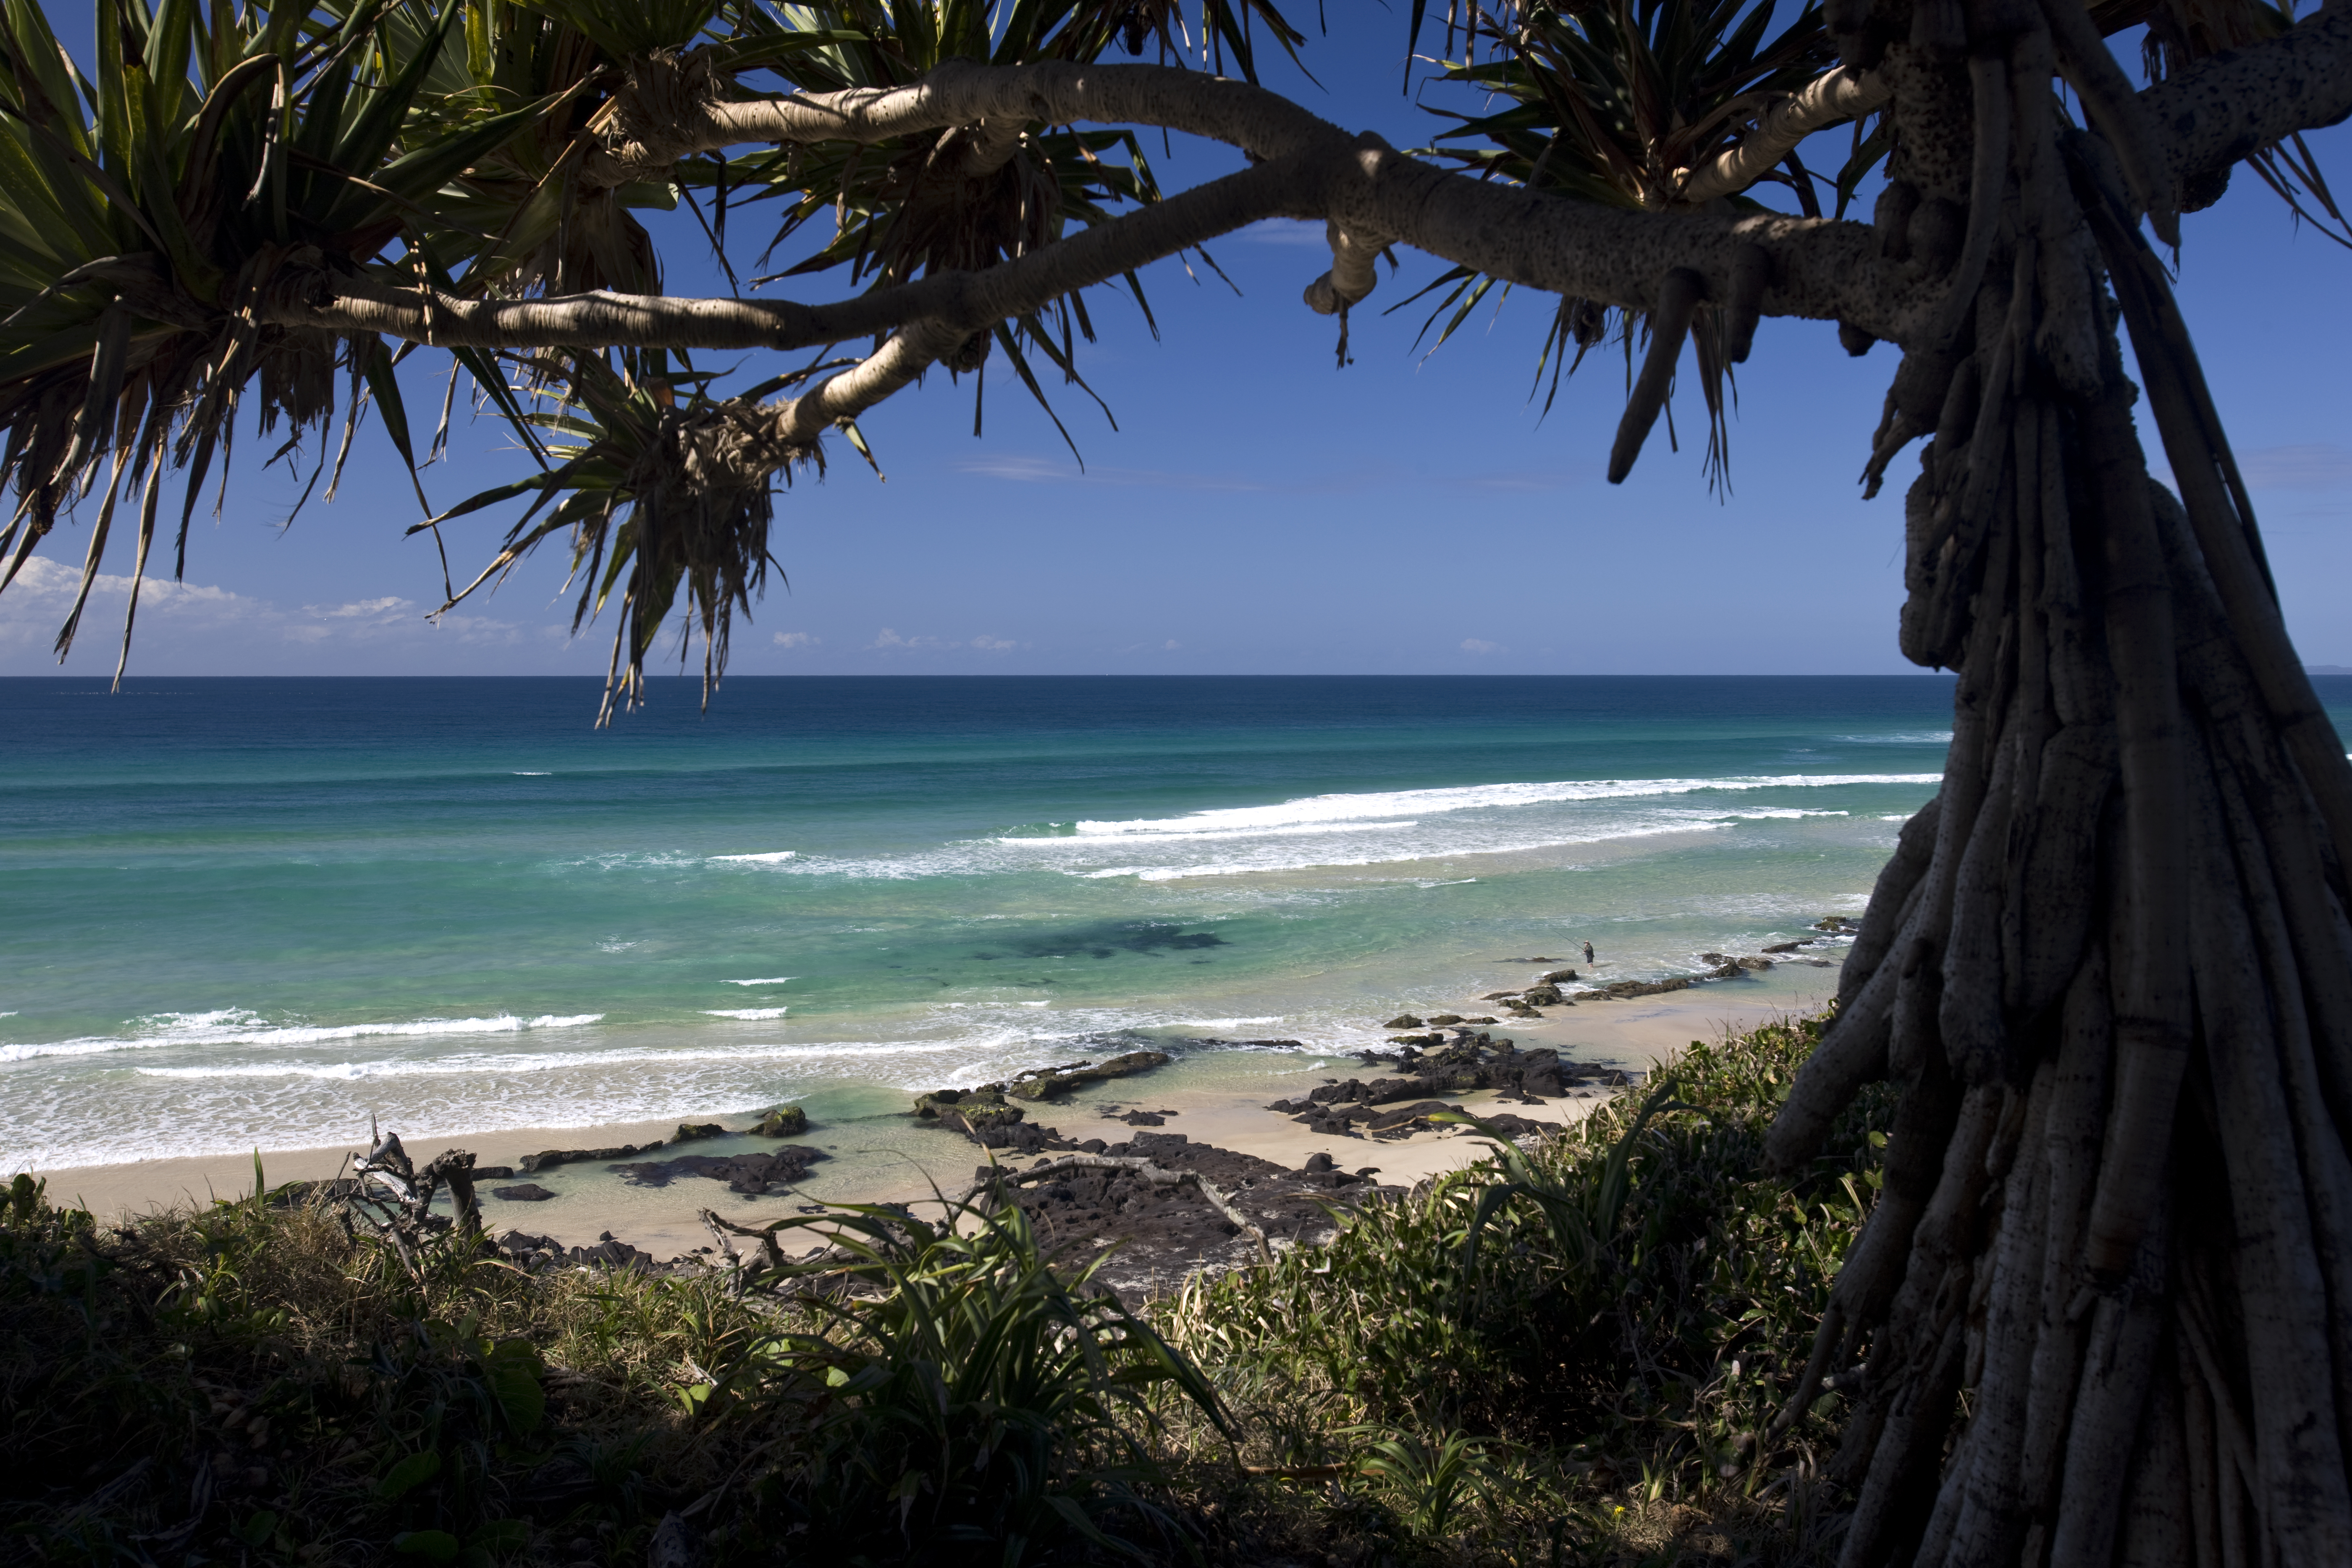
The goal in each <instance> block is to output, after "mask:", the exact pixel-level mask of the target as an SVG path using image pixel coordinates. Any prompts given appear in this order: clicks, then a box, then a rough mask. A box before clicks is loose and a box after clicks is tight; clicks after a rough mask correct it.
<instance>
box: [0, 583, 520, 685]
mask: <svg viewBox="0 0 2352 1568" xmlns="http://www.w3.org/2000/svg"><path fill="white" fill-rule="evenodd" d="M80 585H81V573H80V572H79V570H78V569H77V568H75V567H74V566H72V565H70V564H68V563H65V562H62V561H53V560H47V559H43V558H41V557H36V558H34V559H33V560H31V561H28V562H26V563H25V568H24V570H23V571H22V572H21V573H19V574H18V575H17V578H16V582H14V583H12V584H9V586H8V589H7V592H5V594H0V658H7V659H11V660H15V659H23V658H35V659H37V660H39V661H40V662H42V663H46V662H47V659H48V658H49V657H50V656H49V654H48V648H49V646H50V644H51V642H52V641H53V640H54V639H55V638H56V637H57V632H58V626H60V625H61V624H62V623H63V622H64V620H65V616H66V613H67V612H68V610H69V609H71V608H72V606H73V600H74V595H75V594H76V593H77V592H78V591H79V588H80ZM130 599H131V579H130V578H129V577H128V576H117V575H114V574H110V573H100V574H99V576H98V579H97V580H96V581H95V582H94V583H92V584H90V595H89V604H88V605H86V606H85V607H84V608H83V611H82V618H81V625H80V627H79V637H77V638H76V640H75V647H76V649H77V650H78V652H79V653H80V654H81V655H82V656H83V657H89V656H90V655H91V654H92V653H94V652H97V651H99V650H100V649H101V648H102V650H103V652H104V654H105V656H106V657H107V658H109V659H110V658H111V657H112V654H113V650H114V649H115V648H116V647H120V646H121V626H122V615H123V611H124V609H125V608H127V607H128V605H129V603H130ZM541 629H544V628H541ZM525 636H526V632H525V628H523V627H522V626H518V625H516V624H514V623H513V622H509V621H497V620H490V619H487V618H485V617H482V616H459V615H450V616H442V617H441V618H440V619H439V621H437V622H431V621H427V620H426V619H425V615H424V613H423V611H422V609H421V608H420V606H419V605H417V603H416V602H415V600H413V599H404V598H402V597H400V596H398V595H384V596H383V597H380V598H373V599H354V600H351V601H349V602H348V603H345V604H340V605H303V606H301V608H299V609H289V608H287V607H286V606H284V605H278V604H274V603H272V602H271V601H269V600H268V599H259V598H254V597H252V596H250V595H244V594H237V593H233V592H231V591H230V590H228V589H226V588H220V587H215V586H213V585H212V584H205V583H174V582H172V581H171V580H170V579H168V578H163V577H154V576H149V577H146V578H143V579H142V580H141V582H140V584H139V620H138V637H137V640H136V641H135V642H134V643H133V644H132V646H131V668H132V669H133V670H134V671H137V670H140V669H142V668H154V667H153V666H152V664H150V663H149V662H148V660H147V659H146V658H142V655H167V656H170V657H173V658H186V657H188V656H191V655H193V656H194V657H196V658H199V659H200V660H202V661H203V662H205V663H214V662H216V661H217V660H218V659H219V658H222V657H229V658H236V657H245V656H251V657H258V658H262V659H264V660H266V661H275V660H277V659H281V658H284V656H285V654H286V653H287V651H288V650H289V647H293V648H300V649H306V650H310V649H320V648H326V647H337V648H349V649H374V650H398V649H404V648H413V647H427V646H439V647H446V646H447V645H448V644H449V643H450V642H452V641H455V642H457V643H461V644H467V645H471V646H477V647H479V646H513V645H516V644H520V643H521V642H522V641H524V639H525Z"/></svg>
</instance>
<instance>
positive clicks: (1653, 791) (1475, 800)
mask: <svg viewBox="0 0 2352 1568" xmlns="http://www.w3.org/2000/svg"><path fill="white" fill-rule="evenodd" d="M1942 777H1943V775H1942V774H1941V773H1782V774H1774V775H1753V776H1748V777H1741V778H1720V779H1589V780H1570V781H1564V782H1561V783H1557V784H1471V785H1465V786H1461V787H1456V788H1451V789H1410V790H1391V791H1384V792H1381V793H1376V794H1367V795H1308V796H1306V797H1304V798H1302V799H1298V800H1290V801H1285V802H1283V803H1282V804H1281V805H1243V806H1229V807H1225V808H1223V809H1221V810H1215V811H1195V812H1191V813H1188V814H1187V815H1185V816H1171V817H1142V818H1138V819H1136V820H1133V821H1129V822H1080V823H1079V824H1078V825H1077V831H1078V834H1079V836H1080V837H1092V838H1108V837H1160V836H1165V835H1169V834H1185V835H1192V834H1200V833H1205V832H1216V831H1224V830H1231V829H1234V828H1260V829H1264V828H1281V827H1300V826H1309V825H1324V824H1329V823H1334V822H1345V821H1350V820H1358V819H1361V818H1365V817H1394V816H1423V815H1427V814H1430V813H1433V812H1445V811H1483V810H1487V809H1490V808H1495V807H1510V806H1526V805H1549V804H1551V803H1553V802H1556V801H1583V800H1639V799H1643V798H1645V797H1648V796H1654V795H1696V794H1698V793H1700V792H1702V791H1706V790H1743V791H1744V790H1759V789H1824V788H1831V787H1835V786H1838V785H1843V784H1935V783H1937V782H1938V781H1939V780H1940V779H1941V778H1942ZM1014 842H1028V843H1048V844H1050V843H1052V842H1054V840H1052V839H1030V840H1019V841H1014Z"/></svg>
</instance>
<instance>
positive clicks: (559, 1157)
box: [515, 1138, 661, 1176]
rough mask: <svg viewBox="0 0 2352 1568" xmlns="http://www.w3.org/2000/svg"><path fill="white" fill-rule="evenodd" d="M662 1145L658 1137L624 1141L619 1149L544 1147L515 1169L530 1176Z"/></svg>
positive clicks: (648, 1149) (523, 1160)
mask: <svg viewBox="0 0 2352 1568" xmlns="http://www.w3.org/2000/svg"><path fill="white" fill-rule="evenodd" d="M660 1147H661V1140H660V1139H658V1138H656V1139H655V1140H654V1141H653V1142H650V1143H624V1144H622V1145H621V1146H620V1147H619V1148H617V1149H542V1150H541V1151H540V1152H538V1153H536V1154H525V1155H524V1156H523V1157H522V1158H521V1159H520V1160H518V1161H516V1162H515V1169H516V1170H518V1171H520V1172H521V1173H523V1174H524V1175H526V1176H528V1175H531V1174H534V1173H537V1172H540V1171H551V1170H553V1169H554V1168H555V1167H556V1166H558V1165H576V1164H579V1163H581V1162H583V1161H584V1160H625V1159H627V1158H628V1157H629V1156H630V1155H632V1154H648V1153H651V1152H653V1151H655V1150H656V1149H658V1148H660Z"/></svg>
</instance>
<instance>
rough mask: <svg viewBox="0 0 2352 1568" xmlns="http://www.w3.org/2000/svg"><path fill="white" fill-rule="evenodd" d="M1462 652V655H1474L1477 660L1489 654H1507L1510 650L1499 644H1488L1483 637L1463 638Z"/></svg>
mask: <svg viewBox="0 0 2352 1568" xmlns="http://www.w3.org/2000/svg"><path fill="white" fill-rule="evenodd" d="M1462 651H1463V652H1464V653H1470V654H1476V655H1477V656H1478V657H1479V658H1485V657H1486V655H1488V654H1490V653H1508V652H1510V651H1511V650H1510V649H1508V648H1507V647H1504V646H1503V645H1502V644H1501V643H1498V642H1488V641H1487V640H1486V638H1485V637H1464V638H1463V639H1462Z"/></svg>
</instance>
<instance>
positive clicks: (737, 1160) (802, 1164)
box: [613, 1143, 825, 1194]
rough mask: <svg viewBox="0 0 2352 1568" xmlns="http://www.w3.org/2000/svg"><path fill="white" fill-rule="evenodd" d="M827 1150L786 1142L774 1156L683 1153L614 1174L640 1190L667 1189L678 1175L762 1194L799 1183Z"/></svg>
mask: <svg viewBox="0 0 2352 1568" xmlns="http://www.w3.org/2000/svg"><path fill="white" fill-rule="evenodd" d="M824 1157H825V1156H824V1150H822V1149H815V1148H811V1147H810V1146H809V1145H807V1144H805V1143H787V1144H785V1145H784V1146H783V1147H782V1148H781V1149H778V1150H776V1151H774V1152H772V1153H761V1154H733V1155H729V1156H727V1157H725V1158H721V1157H719V1156H718V1155H715V1154H681V1155H679V1156H678V1157H677V1159H675V1160H653V1161H643V1162H639V1163H635V1164H627V1165H615V1166H614V1167H613V1170H614V1173H617V1174H619V1175H623V1176H626V1177H627V1178H628V1179H629V1180H630V1181H632V1182H635V1184H637V1185H639V1186H641V1187H666V1186H667V1185H669V1184H670V1183H671V1182H672V1181H674V1180H676V1179H677V1177H679V1176H703V1177H707V1178H709V1180H711V1181H714V1182H724V1183H726V1184H727V1185H728V1187H729V1189H730V1190H731V1191H734V1192H739V1193H751V1194H760V1193H764V1192H766V1191H767V1190H768V1189H769V1188H770V1187H771V1186H773V1185H778V1184H789V1183H792V1182H796V1181H798V1180H800V1179H801V1177H802V1176H803V1174H805V1173H807V1171H808V1168H809V1166H810V1165H811V1164H813V1163H815V1162H817V1161H819V1160H822V1159H824Z"/></svg>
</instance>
